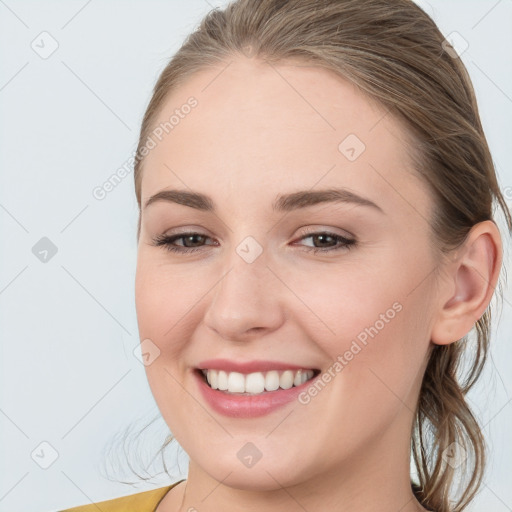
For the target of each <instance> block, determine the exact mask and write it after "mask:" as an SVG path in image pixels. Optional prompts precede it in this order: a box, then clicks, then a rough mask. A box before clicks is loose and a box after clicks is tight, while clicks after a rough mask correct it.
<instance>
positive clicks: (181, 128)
mask: <svg viewBox="0 0 512 512" xmlns="http://www.w3.org/2000/svg"><path fill="white" fill-rule="evenodd" d="M190 98H193V101H192V102H191V101H190ZM192 104H194V106H193V107H189V106H188V105H192ZM171 118H172V119H171ZM170 120H171V121H172V122H170ZM153 128H154V130H159V131H158V134H159V135H158V136H156V135H153V136H152V138H153V139H154V141H155V143H156V145H155V147H154V148H153V149H151V151H150V152H149V154H148V155H147V156H146V158H145V161H144V172H143V179H142V202H143V203H144V201H145V199H147V198H148V197H149V196H151V195H152V194H154V193H156V192H157V191H159V190H161V189H163V188H191V189H193V190H195V191H201V192H204V193H207V194H209V195H213V196H217V197H218V198H219V201H222V199H225V198H227V197H228V195H229V193H230V192H236V197H239V198H240V200H241V201H242V200H243V202H244V204H245V206H247V201H254V202H255V203H257V204H259V205H261V202H262V201H263V200H264V198H265V197H267V196H268V198H269V200H268V203H269V205H270V202H271V199H272V198H273V197H274V196H275V195H276V194H277V193H281V192H283V191H286V192H290V191H293V190H296V189H304V188H313V187H317V188H326V187H332V186H337V187H339V186H342V187H346V188H349V189H353V190H357V191H359V192H363V191H364V192H366V195H367V196H368V197H369V198H370V199H372V200H377V199H378V200H379V201H380V202H381V203H382V202H384V203H385V202H395V203H396V202H397V201H398V203H400V202H404V201H403V196H404V195H405V196H407V195H411V194H412V195H414V194H416V196H418V197H416V198H415V200H416V201H417V202H418V205H417V207H418V208H423V209H424V211H425V212H426V211H427V209H428V198H427V197H426V195H425V193H422V190H421V189H422V188H424V187H422V184H421V183H419V182H418V180H417V178H416V177H415V176H414V175H413V174H412V172H411V171H412V165H411V162H410V161H409V159H408V157H407V152H406V149H407V148H408V147H409V146H410V144H411V143H412V141H411V140H410V139H409V138H408V132H407V129H406V128H405V127H404V126H403V125H402V124H401V122H400V121H398V120H397V119H396V118H394V117H393V116H392V115H390V114H389V113H388V112H387V110H386V109H385V108H384V107H383V106H381V105H379V104H377V103H376V102H374V101H371V100H369V99H368V98H367V96H365V95H364V94H363V93H362V92H361V91H360V90H359V89H358V88H357V87H356V86H355V85H353V84H352V83H350V82H349V81H347V80H345V79H343V78H341V77H339V76H337V75H335V74H334V73H332V72H330V71H329V70H326V69H323V68H320V67H317V66H312V65H310V64H304V63H302V64H301V63H297V62H295V63H286V64H283V63H281V64H270V63H266V62H264V61H256V60H249V59H244V58H240V59H233V60H231V61H226V62H224V63H223V64H219V65H218V66H217V67H215V68H213V69H206V70H202V71H200V72H198V73H196V74H194V75H192V76H191V77H190V78H188V79H187V80H186V81H185V82H184V83H183V84H181V85H180V86H179V87H177V88H176V89H175V90H174V91H173V92H172V94H171V95H170V96H169V97H168V98H167V100H166V102H165V104H164V106H163V108H162V109H161V111H160V112H159V114H158V117H157V120H156V122H155V123H154V125H153ZM153 133H155V132H153ZM159 138H161V140H159ZM400 197H402V199H401V200H400ZM231 198H232V200H233V195H232V194H231ZM242 198H243V199H242ZM422 203H423V204H422ZM399 206H400V205H399ZM402 206H403V207H404V208H405V209H407V205H406V204H403V205H402ZM409 208H410V205H409Z"/></svg>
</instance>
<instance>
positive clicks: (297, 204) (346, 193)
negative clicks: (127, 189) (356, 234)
mask: <svg viewBox="0 0 512 512" xmlns="http://www.w3.org/2000/svg"><path fill="white" fill-rule="evenodd" d="M160 201H165V202H169V203H176V204H181V205H184V206H189V207H190V208H195V209H197V210H201V211H204V212H215V211H216V207H215V203H214V202H213V200H212V198H211V197H209V196H207V195H205V194H202V193H200V192H190V191H188V190H174V189H166V190H161V191H160V192H157V193H156V194H155V195H153V196H151V197H150V198H149V199H148V200H147V201H146V203H145V205H144V209H146V208H147V207H148V206H149V205H151V204H153V203H156V202H160ZM321 203H352V204H356V205H359V206H369V207H371V208H374V209H376V210H378V211H380V212H381V213H384V211H383V210H382V208H381V207H380V206H378V205H377V204H375V203H374V202H373V201H370V200H369V199H367V198H365V197H362V196H360V195H358V194H356V193H354V192H351V191H350V190H347V189H344V188H330V189H325V190H301V191H298V192H292V193H289V194H282V195H278V196H277V198H276V200H275V201H274V202H273V203H272V209H273V210H274V211H276V212H290V211H293V210H298V209H301V208H307V207H309V206H314V205H317V204H321Z"/></svg>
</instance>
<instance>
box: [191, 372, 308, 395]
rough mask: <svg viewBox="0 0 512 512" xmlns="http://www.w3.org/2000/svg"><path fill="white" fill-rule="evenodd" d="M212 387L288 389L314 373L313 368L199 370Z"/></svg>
mask: <svg viewBox="0 0 512 512" xmlns="http://www.w3.org/2000/svg"><path fill="white" fill-rule="evenodd" d="M201 371H202V372H203V375H205V376H206V380H207V381H208V384H210V386H211V387H212V388H213V389H219V390H221V391H227V392H229V393H262V392H263V391H275V390H276V389H278V388H283V389H289V388H291V387H292V386H300V385H301V384H304V382H306V381H307V380H309V379H311V378H312V377H313V375H314V372H313V370H302V369H301V370H285V371H283V372H282V373H281V374H279V372H278V371H276V370H272V371H269V372H263V373H262V372H255V373H248V374H243V373H238V372H225V371H223V370H201Z"/></svg>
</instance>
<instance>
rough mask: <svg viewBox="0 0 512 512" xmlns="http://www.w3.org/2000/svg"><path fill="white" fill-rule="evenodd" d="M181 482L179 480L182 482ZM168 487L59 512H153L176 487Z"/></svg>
mask: <svg viewBox="0 0 512 512" xmlns="http://www.w3.org/2000/svg"><path fill="white" fill-rule="evenodd" d="M182 481H183V480H180V482H182ZM180 482H176V483H175V484H172V485H168V486H166V487H159V488H158V489H152V490H150V491H144V492H138V493H136V494H132V495H130V496H123V497H121V498H115V499H112V500H107V501H101V502H99V503H90V504H89V505H81V506H79V507H73V508H67V509H65V510H62V511H60V512H98V510H101V512H125V511H127V510H137V511H138V512H154V510H155V509H156V507H157V505H158V503H160V501H162V499H163V497H164V496H165V495H166V494H167V493H168V492H169V491H170V490H171V489H172V488H173V487H175V486H176V485H178V484H179V483H180Z"/></svg>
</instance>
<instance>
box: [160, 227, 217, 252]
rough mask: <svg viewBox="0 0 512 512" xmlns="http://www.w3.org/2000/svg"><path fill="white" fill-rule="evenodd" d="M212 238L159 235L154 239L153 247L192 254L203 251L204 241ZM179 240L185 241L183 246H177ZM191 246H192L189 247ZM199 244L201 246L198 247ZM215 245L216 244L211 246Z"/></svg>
mask: <svg viewBox="0 0 512 512" xmlns="http://www.w3.org/2000/svg"><path fill="white" fill-rule="evenodd" d="M207 238H210V237H209V236H207V235H203V234H202V233H195V232H190V233H180V234H179V235H158V236H157V237H155V238H154V239H153V245H155V246H163V247H165V248H166V249H167V250H168V251H171V252H178V253H191V252H196V251H200V250H201V247H202V245H201V243H202V241H203V240H204V239H207ZM177 240H183V241H184V244H183V245H175V242H176V241H177ZM189 244H190V245H189ZM196 244H199V245H196ZM210 245H214V244H210Z"/></svg>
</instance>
